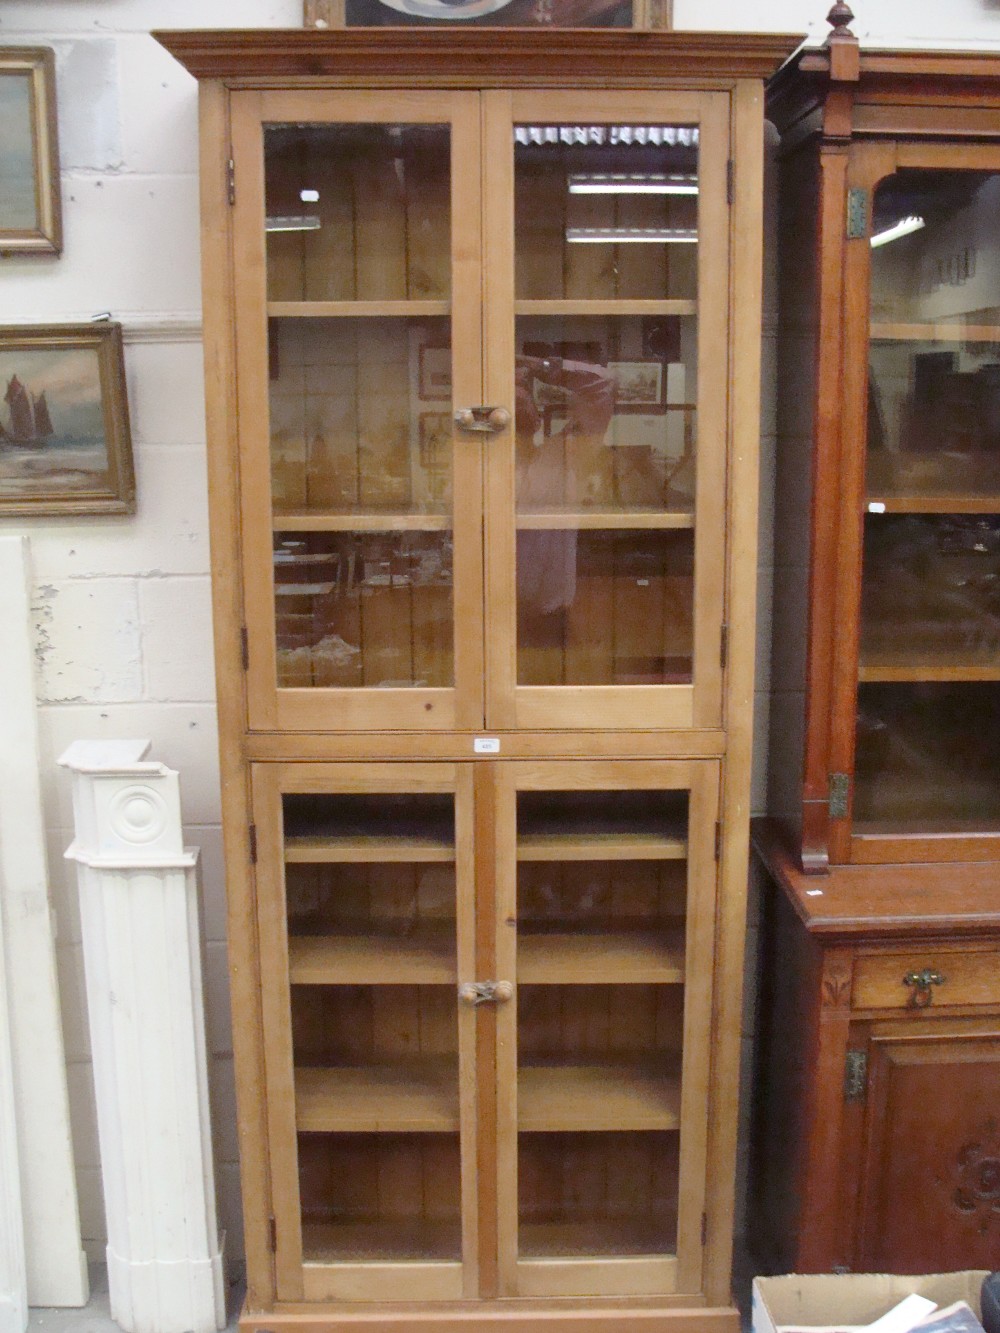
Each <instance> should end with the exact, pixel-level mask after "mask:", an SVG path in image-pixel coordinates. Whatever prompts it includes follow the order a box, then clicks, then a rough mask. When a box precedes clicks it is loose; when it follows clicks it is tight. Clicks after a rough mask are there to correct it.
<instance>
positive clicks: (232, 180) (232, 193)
mask: <svg viewBox="0 0 1000 1333" xmlns="http://www.w3.org/2000/svg"><path fill="white" fill-rule="evenodd" d="M226 190H227V192H228V195H229V203H230V206H232V205H233V204H235V203H236V162H235V161H234V159H233V158H230V159H229V161H228V162H227V163H226Z"/></svg>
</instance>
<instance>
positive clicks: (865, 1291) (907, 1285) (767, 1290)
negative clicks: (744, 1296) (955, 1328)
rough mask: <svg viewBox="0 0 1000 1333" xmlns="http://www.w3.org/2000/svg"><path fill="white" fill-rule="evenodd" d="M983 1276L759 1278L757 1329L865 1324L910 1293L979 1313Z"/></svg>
mask: <svg viewBox="0 0 1000 1333" xmlns="http://www.w3.org/2000/svg"><path fill="white" fill-rule="evenodd" d="M985 1277H986V1273H985V1271H983V1272H976V1271H968V1272H962V1273H930V1274H924V1275H922V1276H919V1277H910V1276H892V1275H890V1274H887V1273H815V1274H808V1275H799V1274H794V1273H793V1274H790V1275H789V1276H788V1277H755V1278H754V1280H753V1333H779V1330H781V1329H800V1328H811V1329H813V1328H814V1329H821V1330H831V1329H856V1328H864V1327H865V1326H866V1325H868V1324H871V1323H873V1322H874V1320H876V1319H879V1318H880V1317H881V1316H882V1315H884V1314H885V1313H886V1311H888V1310H891V1309H892V1307H893V1306H894V1305H898V1304H899V1302H900V1301H901V1300H902V1299H903V1297H904V1296H909V1294H910V1293H911V1292H917V1293H918V1294H919V1295H921V1296H927V1297H929V1299H930V1300H932V1301H936V1302H937V1304H938V1305H940V1306H945V1305H951V1304H952V1302H953V1301H967V1302H968V1304H969V1305H970V1306H971V1307H972V1309H973V1310H974V1311H975V1313H976V1315H977V1317H978V1315H979V1314H980V1304H979V1294H980V1291H981V1290H982V1285H983V1278H985Z"/></svg>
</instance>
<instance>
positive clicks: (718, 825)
mask: <svg viewBox="0 0 1000 1333" xmlns="http://www.w3.org/2000/svg"><path fill="white" fill-rule="evenodd" d="M721 855H722V820H721V819H717V820H716V821H715V859H716V860H717V861H718V859H719V857H720V856H721Z"/></svg>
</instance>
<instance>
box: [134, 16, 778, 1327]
mask: <svg viewBox="0 0 1000 1333" xmlns="http://www.w3.org/2000/svg"><path fill="white" fill-rule="evenodd" d="M160 40H161V41H162V42H163V43H164V45H166V46H167V48H168V49H169V50H171V51H172V52H173V53H174V54H175V55H177V56H178V58H180V59H181V60H182V61H183V63H184V64H185V65H186V66H187V68H189V69H190V70H191V71H192V72H193V73H195V74H196V75H197V76H198V77H199V79H200V81H201V106H202V134H203V138H202V150H203V167H202V176H203V216H204V231H203V247H204V286H205V341H206V368H207V381H208V401H209V407H208V415H209V436H210V445H209V455H210V484H211V493H212V501H211V508H212V544H213V564H214V568H215V580H214V587H215V612H216V631H217V635H216V653H217V663H218V681H219V706H220V729H221V733H222V760H223V766H224V778H223V784H224V792H225V795H224V802H225V815H224V820H225V830H226V834H225V836H226V854H227V881H228V893H229V904H230V949H231V958H232V990H233V1007H234V1030H235V1035H234V1045H235V1049H236V1062H237V1070H238V1073H237V1079H238V1090H239V1107H240V1109H239V1116H240V1125H239V1129H240V1136H241V1145H242V1178H243V1190H244V1209H245V1218H246V1250H247V1265H248V1296H247V1304H246V1308H245V1311H244V1317H243V1322H244V1325H245V1326H246V1327H247V1328H253V1329H261V1330H262V1329H264V1328H268V1329H273V1328H278V1327H290V1326H291V1325H293V1324H294V1325H296V1326H302V1327H305V1326H310V1327H315V1328H317V1329H318V1328H320V1327H322V1328H324V1329H336V1328H343V1329H347V1328H353V1327H355V1326H358V1325H363V1324H373V1323H377V1324H378V1325H379V1326H380V1327H382V1326H384V1327H388V1328H398V1329H404V1328H407V1329H411V1328H412V1329H415V1328H417V1327H428V1328H429V1327H434V1328H439V1327H448V1328H452V1327H453V1328H468V1329H473V1328H485V1327H495V1326H496V1325H497V1324H498V1323H502V1324H503V1325H504V1326H505V1327H506V1326H509V1327H511V1328H512V1329H521V1330H525V1331H526V1330H529V1329H537V1328H540V1327H542V1325H543V1324H544V1326H545V1327H546V1328H554V1329H555V1328H566V1329H571V1328H581V1329H582V1328H584V1327H586V1328H601V1329H604V1328H606V1329H609V1330H610V1329H614V1328H620V1327H623V1326H624V1323H625V1322H627V1321H632V1320H639V1321H640V1322H643V1321H652V1322H657V1323H659V1322H660V1321H662V1320H668V1321H669V1322H671V1323H672V1324H685V1325H687V1324H690V1325H691V1326H692V1327H693V1325H694V1323H695V1322H697V1323H698V1326H699V1327H702V1326H712V1327H719V1328H720V1329H721V1328H723V1327H725V1328H729V1329H734V1328H735V1326H736V1318H737V1316H736V1311H735V1309H734V1307H733V1305H732V1298H731V1292H730V1249H731V1241H732V1209H733V1171H734V1159H735V1110H736V1095H737V1070H738V1058H739V1043H738V1032H739V1013H740V993H741V959H742V930H743V911H744V909H743V901H744V892H745V874H746V862H747V839H748V828H747V810H748V797H749V791H748V788H749V741H750V703H751V698H752V661H753V605H754V569H755V528H756V477H755V472H756V452H757V420H758V391H757V376H758V359H759V352H758V346H757V329H758V327H759V318H760V296H759V287H760V259H761V256H760V240H761V221H760V193H761V159H762V101H763V94H762V79H763V77H764V75H766V74H767V73H768V72H769V71H770V70H772V69H773V68H775V67H776V65H777V64H778V63H779V61H780V59H781V58H782V55H783V54H785V53H787V51H788V50H789V49H790V45H791V42H790V40H789V39H785V38H757V37H752V36H741V37H739V38H733V37H726V36H722V35H718V34H716V35H706V36H699V35H695V34H686V35H684V36H678V35H672V34H653V33H645V34H639V33H629V32H578V33H575V34H573V35H572V36H571V37H567V36H566V35H558V34H541V33H535V32H532V33H517V32H504V33H502V34H501V33H497V32H488V31H482V30H476V31H470V32H416V31H414V32H397V33H393V32H390V31H388V30H384V31H380V32H379V33H378V34H377V35H376V34H374V33H368V32H365V31H364V30H345V31H342V32H339V33H333V32H330V33H317V32H305V31H303V32H289V33H283V32H265V33H217V34H212V33H187V34H184V33H180V34H178V33H174V34H161V35H160Z"/></svg>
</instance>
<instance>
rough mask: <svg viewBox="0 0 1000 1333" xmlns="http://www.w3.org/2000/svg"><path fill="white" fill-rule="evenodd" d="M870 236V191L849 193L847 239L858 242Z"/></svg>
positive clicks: (851, 191) (849, 191) (852, 191)
mask: <svg viewBox="0 0 1000 1333" xmlns="http://www.w3.org/2000/svg"><path fill="white" fill-rule="evenodd" d="M867 235H868V191H867V190H848V191H847V239H848V240H849V241H858V240H861V239H863V238H864V237H865V236H867Z"/></svg>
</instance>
